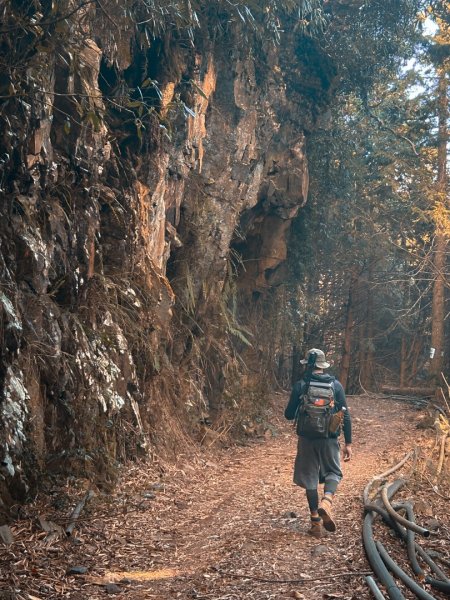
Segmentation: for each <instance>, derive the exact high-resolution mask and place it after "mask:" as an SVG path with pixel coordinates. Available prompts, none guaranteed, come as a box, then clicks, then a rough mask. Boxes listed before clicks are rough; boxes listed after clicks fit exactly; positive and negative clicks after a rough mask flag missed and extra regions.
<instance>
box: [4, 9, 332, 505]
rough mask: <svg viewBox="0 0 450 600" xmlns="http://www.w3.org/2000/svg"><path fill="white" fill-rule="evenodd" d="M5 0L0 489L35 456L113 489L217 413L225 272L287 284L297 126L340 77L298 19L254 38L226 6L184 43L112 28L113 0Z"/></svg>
mask: <svg viewBox="0 0 450 600" xmlns="http://www.w3.org/2000/svg"><path fill="white" fill-rule="evenodd" d="M16 4H17V6H16V5H15V4H11V6H10V7H9V8H8V10H6V9H5V11H6V12H5V14H6V18H5V20H4V28H3V33H2V50H3V53H4V55H6V56H8V58H9V66H8V67H4V66H3V65H2V67H1V69H2V72H1V90H2V99H1V100H0V102H1V105H0V108H1V112H0V119H1V145H2V150H1V156H0V161H1V163H2V173H3V174H2V178H1V187H2V190H1V193H2V198H3V199H2V203H1V206H0V212H1V224H0V228H1V247H0V269H1V282H2V287H1V290H0V309H1V312H2V318H1V331H2V340H3V343H2V347H1V357H0V389H1V394H2V395H1V399H0V498H1V499H2V502H4V503H6V504H7V503H8V502H10V501H11V500H12V499H22V498H24V497H25V496H26V494H27V490H29V489H30V487H33V486H34V485H35V482H36V480H37V478H38V477H39V475H40V473H41V472H43V471H46V472H47V471H50V472H55V473H74V474H77V475H82V476H85V477H96V478H97V480H98V481H100V483H104V484H105V485H107V484H108V483H110V482H111V481H112V480H113V476H114V466H115V465H116V464H118V463H120V462H121V461H123V460H125V459H126V458H129V457H133V456H135V455H136V454H137V453H139V452H151V451H152V448H154V447H156V446H158V445H162V444H166V445H169V446H170V444H169V441H170V439H176V440H178V441H177V444H178V447H180V446H179V444H182V443H183V440H184V439H187V438H188V436H189V435H191V434H192V432H193V431H194V430H195V425H196V423H197V422H198V419H199V418H200V417H202V416H203V417H204V416H205V415H206V414H209V413H212V414H213V415H214V418H218V417H219V416H220V414H221V413H223V411H224V406H225V405H226V402H225V403H224V401H223V391H224V389H225V388H226V386H227V381H228V379H229V378H230V377H232V378H235V377H236V373H237V371H233V372H231V371H230V366H229V362H230V361H231V357H232V356H234V350H233V349H232V340H233V335H234V336H235V337H236V327H235V325H234V321H233V320H232V313H231V310H230V308H229V303H230V297H231V294H230V293H229V290H230V289H231V283H232V284H233V286H234V287H233V289H234V292H233V293H235V294H237V295H240V294H245V295H247V296H251V294H252V293H254V292H257V293H262V292H264V291H265V290H267V289H268V288H270V287H271V286H273V285H276V284H277V281H278V280H279V279H280V276H281V275H280V273H282V265H283V261H284V259H285V258H286V243H287V235H288V233H289V228H290V224H291V221H292V219H293V218H294V217H295V216H296V214H297V212H298V210H299V209H300V208H301V207H302V206H303V205H304V203H305V202H306V199H307V193H308V164H307V157H306V154H305V139H306V137H305V136H306V134H307V132H308V131H310V130H311V129H312V128H314V126H315V123H316V121H317V119H318V118H319V116H320V114H321V112H322V111H323V110H324V109H325V108H326V105H327V101H328V98H329V95H330V93H331V90H332V83H333V80H334V76H335V73H334V71H333V67H332V65H331V64H330V63H329V62H327V59H326V58H325V57H324V56H323V55H322V54H321V53H320V51H319V50H318V49H317V48H315V46H314V44H313V43H312V42H309V45H308V48H307V50H306V51H305V50H304V48H299V46H298V43H299V42H298V40H299V39H301V36H300V34H298V35H297V36H295V35H288V34H286V36H285V37H284V38H283V39H282V41H281V44H280V45H279V46H275V45H273V44H272V43H271V42H270V41H263V40H261V39H257V41H256V42H255V43H257V45H258V47H257V48H253V50H252V48H251V47H249V46H248V45H247V46H246V44H245V43H243V39H244V38H243V32H242V29H243V26H242V25H241V26H240V25H239V24H238V23H236V22H233V23H230V22H229V20H227V17H226V15H225V16H222V17H221V16H220V15H219V16H217V15H216V16H214V19H215V20H216V22H214V21H213V22H212V21H211V20H210V19H211V17H204V18H205V23H203V24H202V27H203V29H202V28H199V31H198V32H197V33H196V34H195V40H194V39H193V38H192V39H191V37H190V36H191V33H189V30H188V29H186V30H185V31H181V32H178V33H175V32H173V31H170V30H166V31H165V32H156V33H155V31H152V32H151V35H149V33H148V30H147V29H146V26H137V25H136V26H132V25H130V24H129V23H128V24H124V26H123V28H122V29H121V34H120V35H119V34H118V33H114V31H113V34H111V31H110V30H114V27H115V26H117V20H118V19H119V20H120V19H121V14H122V13H121V12H120V10H119V8H118V7H117V6H116V5H115V3H112V4H114V6H115V12H114V10H112V11H111V12H109V13H108V15H105V14H104V13H103V12H102V11H101V10H100V4H99V5H97V4H95V5H94V4H89V3H85V4H86V5H87V6H86V7H84V8H82V9H80V10H78V11H77V10H75V9H73V5H72V4H71V3H66V2H64V3H60V4H61V7H59V9H58V10H61V11H62V14H63V15H64V14H68V15H69V16H68V17H66V18H64V19H63V18H59V17H58V15H54V13H53V12H52V11H54V10H56V9H54V8H51V7H49V6H47V4H48V3H45V2H42V3H39V2H38V1H37V0H36V1H35V2H33V3H29V4H27V6H25V5H22V3H16ZM64 11H66V12H65V13H64ZM96 11H97V12H96ZM69 13H70V14H69ZM58 14H59V13H58ZM208 19H209V20H208ZM109 21H111V23H110V22H109ZM36 22H37V23H41V25H38V24H37V25H35V24H34V23H36ZM214 26H215V27H216V29H214ZM213 31H214V32H215V33H214V34H213V33H212V32H213ZM5 32H6V33H5ZM255 39H256V38H255ZM11 65H12V67H11ZM308 90H314V93H310V91H308ZM5 91H6V93H5ZM237 252H238V253H239V254H240V255H241V256H242V257H243V260H244V261H245V264H246V268H245V271H244V272H241V274H240V275H239V277H238V281H237V282H236V278H235V277H233V268H232V264H233V256H234V255H236V253H237ZM227 290H228V291H227ZM238 337H239V333H238ZM231 362H232V361H231ZM180 440H181V441H180Z"/></svg>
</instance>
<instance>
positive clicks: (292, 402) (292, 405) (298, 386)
mask: <svg viewBox="0 0 450 600" xmlns="http://www.w3.org/2000/svg"><path fill="white" fill-rule="evenodd" d="M311 381H322V382H324V383H329V382H330V381H333V382H334V402H335V409H336V412H337V411H338V410H340V409H341V408H343V407H345V408H346V409H347V410H346V411H345V412H344V421H343V423H342V429H343V431H344V439H345V443H346V444H351V443H352V420H351V418H350V412H349V410H348V407H347V401H346V399H345V392H344V388H343V387H342V385H341V384H340V383H339V381H338V380H337V379H336V378H335V377H333V376H332V375H328V374H327V373H317V374H315V375H312V376H311ZM304 385H305V382H304V380H303V379H300V381H297V383H295V384H294V387H293V388H292V392H291V397H290V398H289V402H288V405H287V406H286V410H285V411H284V416H285V417H286V419H288V420H289V421H292V420H293V419H295V417H296V416H297V410H298V407H299V406H300V402H302V400H301V395H302V390H303V386H304ZM340 433H341V430H340V428H339V429H338V430H337V431H336V433H331V434H330V437H339V435H340Z"/></svg>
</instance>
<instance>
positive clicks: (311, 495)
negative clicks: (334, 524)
mask: <svg viewBox="0 0 450 600" xmlns="http://www.w3.org/2000/svg"><path fill="white" fill-rule="evenodd" d="M306 498H307V499H308V506H309V512H310V513H311V525H310V528H309V529H308V533H309V535H312V536H313V537H315V538H317V539H320V538H321V537H322V518H321V517H320V516H319V512H318V510H319V492H318V490H317V488H314V489H310V490H308V489H307V490H306Z"/></svg>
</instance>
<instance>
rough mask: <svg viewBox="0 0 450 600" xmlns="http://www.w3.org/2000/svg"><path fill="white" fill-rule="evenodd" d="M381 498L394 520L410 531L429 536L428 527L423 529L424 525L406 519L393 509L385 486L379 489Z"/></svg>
mask: <svg viewBox="0 0 450 600" xmlns="http://www.w3.org/2000/svg"><path fill="white" fill-rule="evenodd" d="M381 499H382V500H383V504H384V506H385V507H386V510H387V511H388V513H389V514H390V515H391V517H392V518H393V519H395V520H396V521H398V522H399V523H400V524H401V525H403V527H406V529H411V530H412V531H415V532H416V533H419V534H420V535H423V537H430V532H429V530H428V529H425V528H424V527H420V526H419V525H417V524H416V523H412V522H411V521H408V519H405V518H404V517H401V516H400V515H399V514H398V513H397V512H396V511H395V510H394V509H393V507H392V506H391V503H390V502H389V498H388V496H387V488H386V487H383V488H382V490H381Z"/></svg>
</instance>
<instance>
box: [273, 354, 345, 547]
mask: <svg viewBox="0 0 450 600" xmlns="http://www.w3.org/2000/svg"><path fill="white" fill-rule="evenodd" d="M300 362H301V363H302V364H304V365H308V366H307V369H306V373H305V375H304V376H303V378H302V379H301V380H300V381H297V383H295V384H294V387H293V389H292V392H291V397H290V399H289V403H288V405H287V407H286V410H285V412H284V416H285V417H286V419H288V420H290V421H292V420H293V419H296V422H297V434H298V436H299V437H298V447H297V456H296V458H295V465H294V483H295V484H297V485H299V486H300V487H302V488H304V489H305V490H306V498H307V500H308V505H309V510H310V512H311V527H310V529H309V530H308V533H309V534H310V535H312V536H313V537H316V538H320V537H322V525H323V527H324V528H325V529H326V530H327V531H336V523H335V521H334V519H333V512H332V505H333V496H334V494H335V493H336V490H337V487H338V485H339V482H340V480H341V479H342V471H341V466H340V446H339V440H338V438H339V434H340V430H341V425H342V429H343V431H344V440H345V446H344V460H345V461H348V460H350V459H351V456H352V447H351V442H352V425H351V419H350V413H349V411H348V408H347V403H346V400H345V392H344V388H343V387H342V385H341V384H340V383H339V381H338V380H337V379H336V378H335V377H333V376H331V375H328V374H327V373H324V369H328V367H329V366H330V364H329V363H327V361H326V359H325V354H324V352H323V351H322V350H319V349H318V348H312V349H311V350H309V351H308V353H307V355H306V358H305V359H304V360H301V361H300ZM319 483H323V484H324V494H323V498H322V500H321V502H320V504H319V493H318V489H317V487H318V484H319Z"/></svg>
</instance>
